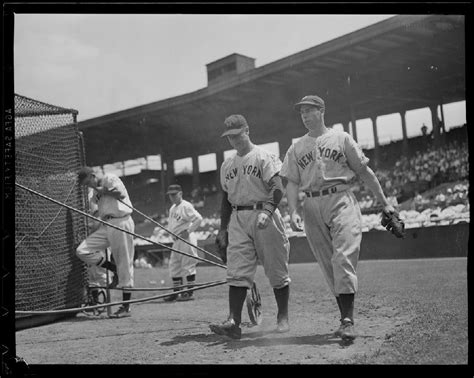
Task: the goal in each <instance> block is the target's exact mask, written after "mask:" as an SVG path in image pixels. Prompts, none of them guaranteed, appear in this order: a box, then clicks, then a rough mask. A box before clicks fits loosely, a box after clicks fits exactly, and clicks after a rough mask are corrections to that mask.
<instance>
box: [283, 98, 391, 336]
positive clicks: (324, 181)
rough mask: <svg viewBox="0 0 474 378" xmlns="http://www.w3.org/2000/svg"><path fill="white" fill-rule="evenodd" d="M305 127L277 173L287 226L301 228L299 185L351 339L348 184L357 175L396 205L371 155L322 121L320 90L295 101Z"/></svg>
mask: <svg viewBox="0 0 474 378" xmlns="http://www.w3.org/2000/svg"><path fill="white" fill-rule="evenodd" d="M295 109H296V110H297V111H298V112H299V113H300V116H301V120H302V121H303V124H304V126H305V127H306V128H307V129H308V133H307V134H305V135H304V136H303V137H302V138H300V139H299V140H298V141H297V142H296V143H294V144H293V145H291V146H290V148H289V149H288V151H287V153H286V156H285V159H284V161H283V167H282V169H281V172H280V175H281V176H282V177H285V178H286V179H287V180H288V183H287V186H286V191H287V199H288V207H289V211H290V217H291V226H292V228H293V229H294V230H297V231H302V224H301V218H300V215H299V214H298V213H297V205H298V193H299V191H303V192H304V193H305V194H306V198H305V200H304V203H303V218H304V229H305V231H306V237H307V238H308V242H309V245H310V247H311V250H312V252H313V254H314V256H315V257H316V260H317V261H318V264H319V266H320V267H321V269H322V272H323V274H324V277H325V278H326V281H327V283H328V284H329V289H330V290H331V292H332V294H333V295H334V296H335V297H336V301H337V304H338V307H339V310H340V313H341V319H340V321H341V324H340V327H339V329H338V330H337V331H336V332H335V335H336V336H338V337H341V338H342V339H343V340H346V341H351V340H354V338H355V337H356V334H355V331H354V314H353V313H354V296H355V293H356V292H357V289H358V286H357V285H358V281H357V273H356V268H357V263H358V260H359V251H360V243H361V240H362V216H361V211H360V207H359V203H358V202H357V199H356V198H355V196H354V193H353V192H352V191H351V190H350V188H351V183H352V182H353V180H352V179H353V178H354V177H355V176H356V175H357V176H358V177H359V178H361V179H362V180H363V181H364V183H365V184H366V185H367V187H369V188H370V190H371V191H372V192H373V193H374V195H375V196H376V198H377V200H378V201H379V203H381V204H382V206H383V209H384V211H386V212H388V213H393V212H394V211H395V209H394V208H393V206H391V205H390V204H389V203H388V201H387V198H386V197H385V195H384V193H383V191H382V188H381V186H380V183H379V181H378V179H377V177H376V176H375V174H374V172H373V171H372V169H370V168H369V167H368V166H367V163H368V161H369V159H368V158H367V157H366V156H365V155H364V153H363V152H362V150H361V148H360V147H359V146H358V144H357V143H356V141H355V140H354V139H353V138H352V137H351V136H350V135H349V134H348V133H346V132H344V131H336V130H334V129H332V128H328V127H326V125H325V123H324V112H325V103H324V101H323V99H322V98H320V97H318V96H314V95H311V96H305V97H303V98H302V99H301V101H300V102H298V103H297V104H296V105H295Z"/></svg>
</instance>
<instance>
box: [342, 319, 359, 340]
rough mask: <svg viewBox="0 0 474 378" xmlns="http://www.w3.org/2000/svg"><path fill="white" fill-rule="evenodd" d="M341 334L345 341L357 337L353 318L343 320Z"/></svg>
mask: <svg viewBox="0 0 474 378" xmlns="http://www.w3.org/2000/svg"><path fill="white" fill-rule="evenodd" d="M340 336H341V339H342V340H343V341H352V340H354V339H355V338H356V334H355V331H354V323H353V322H352V320H350V319H344V320H343V321H342V325H341V332H340Z"/></svg>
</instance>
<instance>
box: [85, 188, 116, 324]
mask: <svg viewBox="0 0 474 378" xmlns="http://www.w3.org/2000/svg"><path fill="white" fill-rule="evenodd" d="M95 197H96V196H95V195H94V190H93V189H92V188H88V192H87V199H88V203H89V209H88V212H89V214H91V215H93V216H95V217H96V216H97V215H98V213H99V208H98V206H97V201H96V198H95ZM88 227H89V233H93V232H94V231H96V230H97V229H98V228H99V227H100V223H99V222H97V221H95V220H92V221H89V223H88ZM104 253H106V254H107V259H108V260H110V256H111V254H110V248H107V249H106V250H105V251H104ZM87 277H88V290H87V291H88V295H89V302H90V303H88V305H91V306H93V305H97V304H99V303H104V302H105V301H106V293H105V290H104V289H103V287H105V286H107V285H111V284H112V276H111V275H107V271H106V269H105V268H103V267H101V266H97V265H90V264H89V265H87ZM99 313H100V311H98V310H93V311H92V314H95V315H98V314H99Z"/></svg>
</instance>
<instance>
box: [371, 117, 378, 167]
mask: <svg viewBox="0 0 474 378" xmlns="http://www.w3.org/2000/svg"><path fill="white" fill-rule="evenodd" d="M370 119H371V120H372V130H373V132H374V160H375V161H374V163H375V167H378V165H379V161H380V145H379V136H378V132H377V116H373V117H370Z"/></svg>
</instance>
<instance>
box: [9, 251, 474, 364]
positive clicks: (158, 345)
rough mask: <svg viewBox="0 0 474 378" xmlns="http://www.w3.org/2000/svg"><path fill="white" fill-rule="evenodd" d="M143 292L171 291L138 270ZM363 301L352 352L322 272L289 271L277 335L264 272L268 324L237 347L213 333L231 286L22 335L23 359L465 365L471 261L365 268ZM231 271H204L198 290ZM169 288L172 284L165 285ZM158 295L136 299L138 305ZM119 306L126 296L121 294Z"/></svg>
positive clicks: (156, 275)
mask: <svg viewBox="0 0 474 378" xmlns="http://www.w3.org/2000/svg"><path fill="white" fill-rule="evenodd" d="M135 272H136V287H160V286H170V284H171V280H170V279H169V277H168V272H167V270H166V269H163V268H153V269H136V270H135ZM358 274H359V293H358V295H357V296H356V310H355V319H356V331H357V334H358V337H357V339H356V340H355V342H354V343H353V344H350V345H344V344H342V343H341V341H340V340H339V339H337V338H334V337H332V332H333V331H334V330H335V329H336V328H337V326H338V312H337V306H336V303H335V300H334V299H333V298H332V296H331V295H330V293H329V291H328V289H327V285H326V282H325V281H324V279H323V276H322V274H321V272H320V270H319V267H318V265H317V264H316V263H305V264H291V265H290V276H291V279H292V284H291V294H290V325H291V330H290V332H289V333H286V334H277V333H275V332H274V328H275V317H276V304H275V300H274V297H273V292H272V290H271V288H270V287H269V284H268V281H267V279H266V277H265V276H264V274H263V269H262V268H261V267H259V268H258V270H257V275H256V282H257V285H258V287H259V289H260V292H261V295H262V302H263V312H264V316H263V323H262V324H261V325H260V326H254V327H250V325H249V324H248V323H247V322H248V315H247V314H246V310H245V309H244V313H243V321H244V322H245V324H244V327H243V336H242V339H241V340H231V339H227V338H225V337H222V336H218V335H215V334H213V333H211V332H210V330H209V324H210V323H213V322H221V321H223V320H224V319H225V317H226V315H227V311H228V310H227V286H226V285H221V286H217V287H213V288H208V289H203V290H200V291H197V292H196V293H195V295H196V300H194V301H190V302H175V303H165V302H163V301H162V300H153V301H148V302H141V303H137V304H135V305H133V306H132V317H130V318H124V319H109V318H107V317H106V315H105V313H104V314H103V315H101V316H99V317H96V318H90V317H87V316H85V315H84V314H78V315H77V316H76V317H74V318H71V319H66V320H64V321H61V322H57V323H53V324H49V325H45V326H40V327H36V328H30V329H25V330H22V331H18V332H17V333H16V341H17V355H18V356H20V357H22V358H24V359H25V360H26V361H27V363H29V364H30V365H35V364H39V365H41V364H48V365H49V364H51V365H54V364H86V365H87V364H147V365H161V364H172V365H177V364H208V365H214V364H329V365H340V364H358V365H359V364H364V365H372V364H377V365H379V364H392V365H431V364H435V365H438V364H440V365H467V363H468V296H467V259H466V258H452V259H451V258H445V259H423V260H383V261H361V262H360V263H359V266H358ZM224 278H225V270H223V269H221V268H218V267H213V266H205V267H199V266H198V275H197V281H198V282H208V281H214V280H220V279H224ZM162 280H164V281H165V282H164V285H162V284H161V281H162ZM157 294H159V293H158V292H137V293H134V295H133V299H136V298H146V297H150V296H153V295H157ZM112 299H113V301H116V300H120V299H121V295H120V292H118V291H114V292H113V298H112Z"/></svg>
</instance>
